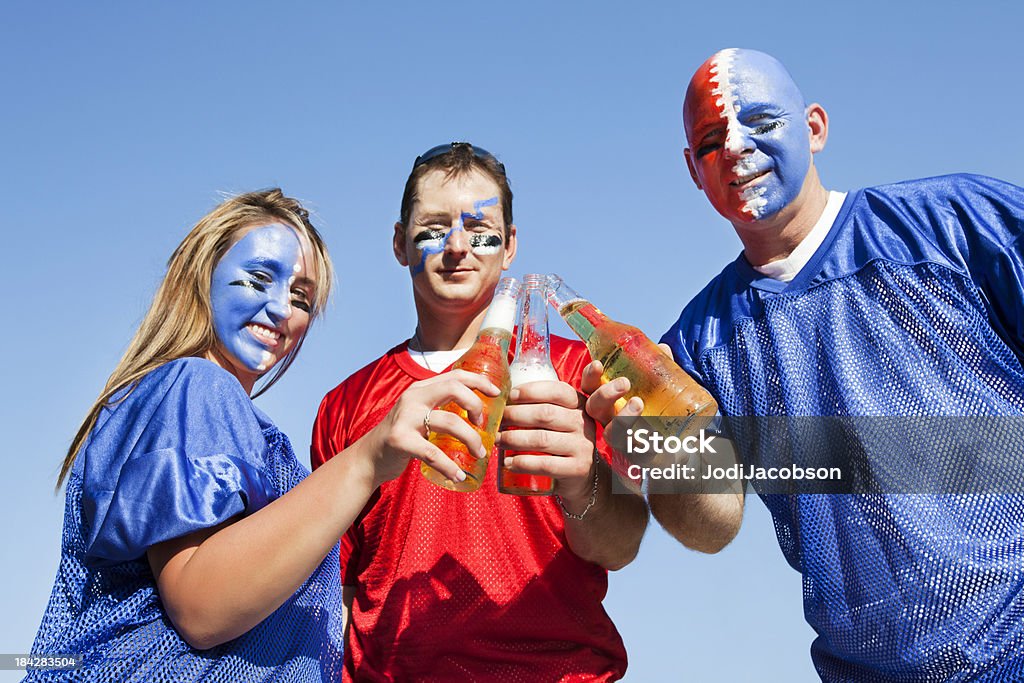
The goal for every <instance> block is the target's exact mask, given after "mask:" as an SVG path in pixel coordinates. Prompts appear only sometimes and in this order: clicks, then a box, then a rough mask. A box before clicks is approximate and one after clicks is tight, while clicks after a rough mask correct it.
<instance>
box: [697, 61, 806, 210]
mask: <svg viewBox="0 0 1024 683" xmlns="http://www.w3.org/2000/svg"><path fill="white" fill-rule="evenodd" d="M819 109H820V108H819ZM809 111H810V110H809V109H808V108H807V107H806V105H805V104H804V98H803V95H802V94H801V93H800V89H799V88H798V87H797V86H796V83H794V82H793V78H792V77H791V76H790V75H789V72H788V71H786V68H785V67H784V66H782V64H781V63H780V62H779V61H778V60H777V59H775V58H774V57H772V56H771V55H767V54H765V53H763V52H758V51H757V50H745V49H740V48H730V49H727V50H721V51H720V52H716V53H715V54H714V55H712V56H711V58H709V59H708V60H707V61H706V62H704V63H703V64H702V65H701V66H700V68H699V69H697V72H696V73H695V74H694V75H693V78H692V79H691V80H690V84H689V87H687V89H686V99H685V100H684V101H683V126H684V128H685V130H686V139H687V143H688V148H687V150H686V160H687V164H688V166H689V168H690V173H691V175H692V176H693V179H694V182H696V184H697V187H699V188H700V189H702V190H704V192H705V193H706V194H707V196H708V199H709V200H710V201H711V203H712V205H713V206H714V207H715V209H716V210H717V211H718V212H719V213H720V214H722V215H723V216H724V217H726V218H728V219H729V220H730V221H731V222H733V223H734V224H736V223H751V222H754V221H758V220H762V219H764V218H767V217H769V216H772V215H774V214H776V213H777V212H778V211H779V210H781V209H782V208H783V207H785V206H786V205H788V204H789V203H790V202H791V201H793V200H794V199H795V198H796V197H797V195H798V194H799V193H800V190H801V187H802V186H803V182H804V178H805V177H806V176H807V173H808V170H809V169H810V168H811V152H812V139H811V138H812V135H811V129H810V127H809V125H808V112H809ZM822 114H824V111H823V110H822ZM822 144H824V142H823V140H822ZM813 151H817V150H813Z"/></svg>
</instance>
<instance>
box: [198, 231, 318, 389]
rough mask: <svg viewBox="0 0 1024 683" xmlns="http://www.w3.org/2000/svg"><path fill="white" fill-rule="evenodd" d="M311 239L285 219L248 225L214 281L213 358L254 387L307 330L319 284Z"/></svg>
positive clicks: (212, 290) (245, 383)
mask: <svg viewBox="0 0 1024 683" xmlns="http://www.w3.org/2000/svg"><path fill="white" fill-rule="evenodd" d="M311 253H312V251H311V248H310V245H309V243H308V242H307V240H306V238H305V237H304V236H302V235H300V233H299V232H298V231H297V230H295V229H294V228H292V227H291V226H288V225H285V224H283V223H271V224H269V225H257V226H253V227H251V228H248V229H247V230H246V231H244V232H243V233H242V237H241V238H240V239H239V240H238V241H237V242H235V244H234V245H232V247H231V248H230V249H228V251H227V253H225V254H224V256H223V257H222V258H221V260H220V262H219V263H218V264H217V267H216V268H215V269H214V271H213V278H212V280H211V283H210V303H211V307H212V309H213V327H214V330H215V331H216V333H217V340H218V347H217V349H215V351H214V352H212V353H211V360H213V361H214V362H216V363H217V364H218V365H220V366H221V367H223V368H224V369H225V370H227V371H228V372H230V373H232V374H233V375H235V376H236V377H238V380H239V381H240V382H241V383H242V386H244V387H246V389H247V390H249V391H251V389H252V386H253V384H255V382H256V380H257V379H258V378H259V377H260V376H261V375H263V374H264V373H265V372H267V371H268V370H270V369H271V368H272V367H274V365H276V364H277V363H278V362H280V361H281V360H282V359H284V358H285V357H286V356H287V355H288V353H289V351H291V350H292V349H293V348H294V347H295V344H296V343H297V342H298V341H299V340H300V339H301V338H302V336H303V335H304V334H305V333H306V329H307V328H308V327H309V321H310V306H311V302H312V301H313V297H314V295H315V283H314V282H313V281H312V280H311V279H310V277H309V275H308V273H307V264H308V263H311V262H312V259H311Z"/></svg>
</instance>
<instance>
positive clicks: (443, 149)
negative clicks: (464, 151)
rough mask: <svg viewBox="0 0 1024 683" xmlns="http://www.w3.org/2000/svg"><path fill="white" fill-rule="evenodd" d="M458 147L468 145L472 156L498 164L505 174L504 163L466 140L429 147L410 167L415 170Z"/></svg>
mask: <svg viewBox="0 0 1024 683" xmlns="http://www.w3.org/2000/svg"><path fill="white" fill-rule="evenodd" d="M458 147H468V148H469V149H470V150H472V152H473V156H475V157H476V158H477V159H481V160H484V161H493V162H494V163H495V164H497V165H498V168H499V169H500V170H501V174H502V175H505V164H503V163H501V162H500V161H498V158H497V157H496V156H494V155H493V154H491V153H490V152H488V151H487V150H486V149H484V148H483V147H476V146H474V145H472V144H470V143H468V142H449V143H448V144H445V145H438V146H436V147H431V148H430V149H428V150H427V151H426V152H424V153H423V154H421V155H419V156H418V157H416V161H414V162H412V168H413V170H416V169H417V168H419V167H420V166H422V165H423V164H425V163H427V162H428V161H430V160H431V159H436V158H437V157H439V156H441V155H442V154H447V153H448V152H450V151H452V150H453V149H456V148H458Z"/></svg>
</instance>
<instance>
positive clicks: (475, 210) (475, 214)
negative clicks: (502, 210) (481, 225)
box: [462, 197, 498, 221]
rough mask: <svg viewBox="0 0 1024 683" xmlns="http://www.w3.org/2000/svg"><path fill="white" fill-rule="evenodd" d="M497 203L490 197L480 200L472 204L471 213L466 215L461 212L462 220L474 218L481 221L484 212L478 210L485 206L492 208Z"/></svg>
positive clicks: (495, 198)
mask: <svg viewBox="0 0 1024 683" xmlns="http://www.w3.org/2000/svg"><path fill="white" fill-rule="evenodd" d="M497 203H498V198H497V197H491V198H490V199H481V200H480V201H478V202H473V213H466V212H465V211H463V212H462V220H466V219H467V218H475V219H476V220H478V221H479V220H482V219H483V217H484V212H483V211H481V210H480V209H482V208H484V207H485V206H494V205H495V204H497Z"/></svg>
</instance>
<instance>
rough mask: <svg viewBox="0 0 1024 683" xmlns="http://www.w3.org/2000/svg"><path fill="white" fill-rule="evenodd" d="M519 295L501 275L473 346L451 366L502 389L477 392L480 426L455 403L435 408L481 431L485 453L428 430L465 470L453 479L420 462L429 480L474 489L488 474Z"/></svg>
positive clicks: (514, 284) (504, 395) (515, 284)
mask: <svg viewBox="0 0 1024 683" xmlns="http://www.w3.org/2000/svg"><path fill="white" fill-rule="evenodd" d="M518 294H519V283H518V282H516V280H515V278H502V280H501V282H499V283H498V287H497V288H496V289H495V290H494V298H493V299H492V300H491V305H490V307H489V308H488V309H487V315H486V316H484V321H483V324H482V325H481V328H480V333H479V334H478V335H477V337H476V341H475V342H474V343H473V346H471V347H470V348H469V350H468V351H466V353H465V354H464V355H463V356H462V358H460V359H459V360H458V361H457V362H456V363H455V365H454V366H452V368H453V369H455V370H466V371H468V372H476V373H479V374H481V375H484V376H485V377H487V379H489V380H490V381H491V383H493V384H494V386H496V387H498V389H500V390H501V394H499V395H498V396H495V397H493V398H492V397H490V396H485V395H484V394H481V393H480V392H476V393H477V396H479V397H480V398H481V399H482V400H483V402H484V426H483V427H479V426H477V425H475V424H473V423H471V422H469V419H468V417H467V416H466V411H465V410H463V409H462V407H461V406H459V405H458V404H457V403H454V402H451V403H448V404H446V405H443V406H439V407H438V408H437V410H447V411H448V412H450V413H455V414H456V415H458V416H460V417H461V418H462V419H463V420H466V422H467V423H469V424H470V425H471V426H472V427H473V429H475V430H476V431H477V433H479V434H480V439H481V440H482V441H483V443H484V448H485V449H486V450H487V455H486V456H485V457H483V458H476V457H475V456H473V455H472V454H471V453H470V452H469V450H468V449H467V448H466V445H465V444H464V443H462V442H461V441H459V440H458V439H456V438H455V437H453V436H449V435H448V434H441V433H438V432H431V433H430V442H431V443H432V444H434V445H435V446H437V447H438V448H440V449H441V450H442V451H444V452H445V454H446V455H447V456H448V457H449V458H451V459H452V460H453V461H454V462H455V464H456V465H458V466H459V467H460V468H462V471H463V472H465V473H466V480H465V481H461V482H458V481H452V480H451V479H448V478H447V477H445V476H444V475H443V474H441V473H440V472H438V471H437V470H435V469H434V468H433V467H430V466H429V465H427V464H426V463H420V472H422V473H423V476H424V477H426V478H427V479H428V480H430V481H431V482H433V483H435V484H437V485H438V486H441V487H443V488H446V489H450V490H452V491H476V490H477V489H478V488H480V484H481V483H483V480H484V475H485V474H486V473H487V462H488V460H489V459H490V457H489V456H490V454H491V452H492V451H493V450H494V437H495V435H496V434H497V433H498V424H499V423H500V422H501V414H502V413H503V412H504V410H505V400H506V399H507V398H508V392H509V389H510V388H511V387H510V386H509V372H508V347H509V344H510V342H511V341H512V324H513V323H514V321H515V315H516V298H517V296H518Z"/></svg>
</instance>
